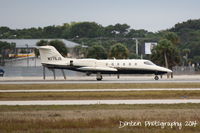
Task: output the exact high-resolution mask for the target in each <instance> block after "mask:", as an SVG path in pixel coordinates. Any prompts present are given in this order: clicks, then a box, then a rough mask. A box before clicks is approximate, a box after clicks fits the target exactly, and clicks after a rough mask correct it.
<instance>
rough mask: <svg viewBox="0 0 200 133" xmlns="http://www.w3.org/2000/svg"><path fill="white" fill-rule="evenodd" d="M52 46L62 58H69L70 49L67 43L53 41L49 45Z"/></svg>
mask: <svg viewBox="0 0 200 133" xmlns="http://www.w3.org/2000/svg"><path fill="white" fill-rule="evenodd" d="M48 44H49V45H51V46H54V47H55V48H56V49H57V50H58V51H59V52H60V54H61V55H62V56H67V53H68V48H67V47H66V45H65V43H64V42H63V41H60V40H52V41H50V42H49V43H48Z"/></svg>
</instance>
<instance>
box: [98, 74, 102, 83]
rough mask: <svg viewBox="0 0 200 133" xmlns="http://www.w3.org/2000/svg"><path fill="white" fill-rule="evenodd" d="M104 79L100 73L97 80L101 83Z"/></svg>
mask: <svg viewBox="0 0 200 133" xmlns="http://www.w3.org/2000/svg"><path fill="white" fill-rule="evenodd" d="M102 79H103V77H102V75H101V74H100V73H97V80H98V81H101V80H102Z"/></svg>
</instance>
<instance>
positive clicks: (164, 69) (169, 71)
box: [163, 67, 172, 73]
mask: <svg viewBox="0 0 200 133" xmlns="http://www.w3.org/2000/svg"><path fill="white" fill-rule="evenodd" d="M163 71H165V72H167V73H172V70H170V69H168V68H164V67H163Z"/></svg>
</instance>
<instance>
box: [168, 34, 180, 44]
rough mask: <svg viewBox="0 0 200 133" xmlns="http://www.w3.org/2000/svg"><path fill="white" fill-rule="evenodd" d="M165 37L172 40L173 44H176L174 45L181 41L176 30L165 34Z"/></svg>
mask: <svg viewBox="0 0 200 133" xmlns="http://www.w3.org/2000/svg"><path fill="white" fill-rule="evenodd" d="M165 38H166V39H168V40H170V41H171V42H172V44H174V45H176V44H178V43H179V38H178V36H177V34H176V33H174V32H167V33H166V34H165Z"/></svg>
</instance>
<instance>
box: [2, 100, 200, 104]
mask: <svg viewBox="0 0 200 133" xmlns="http://www.w3.org/2000/svg"><path fill="white" fill-rule="evenodd" d="M179 103H200V99H170V100H169V99H156V100H152V99H145V100H42V101H41V100H35V101H0V105H92V104H179Z"/></svg>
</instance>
